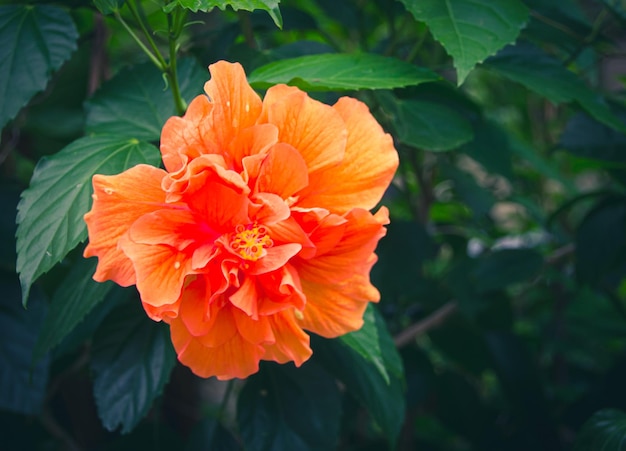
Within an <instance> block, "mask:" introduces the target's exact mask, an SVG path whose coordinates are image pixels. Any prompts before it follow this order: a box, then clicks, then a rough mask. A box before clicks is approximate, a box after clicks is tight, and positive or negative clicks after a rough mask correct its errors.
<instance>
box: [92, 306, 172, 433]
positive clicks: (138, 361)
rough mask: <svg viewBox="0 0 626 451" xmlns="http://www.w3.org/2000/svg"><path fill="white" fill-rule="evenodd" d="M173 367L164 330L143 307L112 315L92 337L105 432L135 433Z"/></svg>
mask: <svg viewBox="0 0 626 451" xmlns="http://www.w3.org/2000/svg"><path fill="white" fill-rule="evenodd" d="M175 363H176V353H175V352H174V348H173V347H172V344H171V342H170V337H169V330H168V327H167V326H166V325H165V324H163V323H156V322H154V321H152V320H150V319H149V318H148V317H147V316H146V315H145V313H144V312H143V310H142V308H141V306H140V304H139V303H133V304H130V305H123V306H121V307H119V308H117V309H116V310H114V311H113V312H112V313H111V314H110V315H109V316H108V317H107V319H106V320H105V322H104V323H103V324H102V325H101V326H100V328H99V329H98V331H97V332H96V335H95V336H94V341H93V351H92V360H91V368H92V370H93V373H94V396H95V398H96V406H97V408H98V415H99V416H100V419H101V420H102V424H103V425H104V427H105V428H107V429H108V430H110V431H113V430H115V429H117V428H118V427H119V426H121V428H122V433H125V432H129V431H131V430H132V429H133V428H134V427H135V426H136V425H137V423H138V422H139V421H140V420H141V419H142V418H143V417H144V416H145V414H146V413H147V412H148V410H149V409H150V406H151V405H152V403H153V402H154V400H155V399H156V397H157V396H159V395H160V394H161V392H162V391H163V387H164V386H165V384H166V383H167V381H168V380H169V376H170V373H171V371H172V369H173V368H174V364H175Z"/></svg>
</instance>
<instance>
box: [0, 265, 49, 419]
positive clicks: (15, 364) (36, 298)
mask: <svg viewBox="0 0 626 451" xmlns="http://www.w3.org/2000/svg"><path fill="white" fill-rule="evenodd" d="M0 290H1V291H2V296H0V409H3V410H5V409H6V410H10V411H13V412H17V413H21V414H26V415H36V414H38V413H39V412H40V411H41V406H42V404H43V400H44V396H45V393H46V385H47V383H48V368H49V363H50V359H49V358H48V356H46V357H45V358H43V359H41V360H40V361H39V362H38V363H37V365H34V366H33V365H32V354H33V347H34V346H35V341H36V340H37V335H38V334H39V330H40V328H41V324H42V322H43V320H44V317H45V315H46V310H47V303H46V300H45V297H44V294H43V293H42V292H41V291H40V290H33V296H32V302H31V305H30V306H29V309H28V310H25V309H24V308H22V305H21V303H20V285H19V281H18V279H17V277H16V276H15V275H14V274H8V273H6V272H4V271H2V272H0Z"/></svg>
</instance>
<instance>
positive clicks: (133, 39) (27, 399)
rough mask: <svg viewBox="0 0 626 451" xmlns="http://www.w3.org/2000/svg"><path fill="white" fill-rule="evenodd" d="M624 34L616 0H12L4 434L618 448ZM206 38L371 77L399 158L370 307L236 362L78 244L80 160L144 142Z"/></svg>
mask: <svg viewBox="0 0 626 451" xmlns="http://www.w3.org/2000/svg"><path fill="white" fill-rule="evenodd" d="M625 30H626V7H625V6H624V2H622V1H617V0H566V1H565V0H549V1H542V0H445V1H444V0H400V1H392V0H373V1H361V0H310V1H294V0H283V1H282V2H280V1H278V0H271V1H269V0H268V1H262V0H237V1H231V0H224V1H208V0H172V1H165V0H164V1H161V0H94V1H93V2H81V1H75V0H62V1H55V2H51V1H35V2H30V3H29V2H24V1H19V0H15V1H3V2H2V5H0V42H1V44H2V45H1V48H0V127H1V128H2V130H1V131H2V133H1V137H0V172H1V176H0V179H1V182H0V210H2V212H3V215H2V216H1V217H0V293H1V295H0V424H2V426H0V432H1V437H2V440H3V441H2V445H0V448H2V449H3V450H4V449H5V448H6V449H8V450H14V449H15V450H19V449H28V450H31V449H32V450H57V449H85V450H87V449H94V450H102V451H107V450H116V451H117V450H126V449H128V450H137V449H161V450H170V449H172V450H174V449H175V450H178V449H186V450H189V451H191V450H197V449H211V450H218V451H230V450H243V449H245V450H251V451H266V450H268V451H269V450H272V451H273V450H276V451H282V450H289V451H291V450H294V451H299V450H305V451H306V450H333V449H337V450H340V451H366V450H376V451H378V450H384V449H388V450H398V451H405V450H406V451H408V450H415V449H418V450H426V451H502V450H506V451H528V450H533V451H560V450H567V449H574V450H576V451H583V450H585V451H586V450H590V451H594V450H602V451H613V450H616V451H620V450H626V414H625V413H624V412H626V390H625V389H624V381H625V380H626V113H625V111H626V103H625V101H626V100H625V99H626V97H624V86H625V81H624V80H625V79H624V72H623V70H622V69H619V68H618V69H616V67H621V66H619V65H616V63H620V61H621V60H620V57H621V56H622V55H621V54H622V53H623V51H622V50H620V49H621V48H622V41H623V37H624V31H625ZM220 59H224V60H228V61H238V62H240V63H241V64H242V66H243V67H244V68H245V69H246V72H247V74H248V79H249V82H250V83H251V85H252V87H253V88H254V89H256V90H257V92H258V93H259V95H260V96H263V95H264V91H265V90H266V89H268V88H270V87H271V86H273V85H276V84H280V83H285V84H289V85H292V86H296V87H299V88H300V89H302V90H305V91H309V92H310V95H311V97H313V98H315V99H317V100H319V101H321V102H324V103H327V104H330V105H332V104H334V103H335V102H336V101H337V99H338V98H339V97H341V96H344V95H349V96H352V97H355V98H357V99H359V100H361V101H363V102H364V103H366V104H367V106H368V107H369V109H370V111H371V112H372V113H373V114H374V115H375V117H376V118H377V119H378V121H379V122H380V123H381V125H382V126H383V128H384V129H385V131H386V132H387V133H389V134H390V135H391V136H392V138H393V140H394V143H395V145H396V148H397V150H398V153H399V157H400V166H399V169H398V171H397V173H396V176H395V179H394V182H393V183H392V185H391V187H390V188H389V190H388V191H387V193H386V194H385V196H384V198H383V199H382V201H381V205H384V206H386V207H387V208H389V211H390V217H391V223H390V224H389V225H387V226H386V229H387V236H386V237H385V238H384V239H382V240H381V241H380V243H379V245H378V248H377V250H376V253H377V255H378V262H377V264H376V265H375V266H374V268H373V270H372V273H371V280H372V283H373V284H374V285H375V286H376V287H377V289H378V290H379V292H380V294H381V299H380V302H379V303H377V304H370V305H369V306H368V308H367V310H366V311H365V314H364V325H363V327H362V328H361V329H360V330H358V331H354V332H351V333H349V334H346V335H344V336H341V337H337V338H332V339H329V338H323V337H319V336H317V335H314V336H312V337H311V346H312V348H313V355H312V357H311V359H310V360H309V361H307V362H305V363H304V364H303V365H302V366H301V367H299V368H296V367H295V366H294V365H293V364H291V363H287V364H283V365H279V364H276V363H275V362H261V365H260V370H259V372H258V373H256V374H254V375H252V376H250V377H249V378H248V379H247V380H234V381H231V382H222V381H217V380H214V379H209V380H203V379H201V378H198V377H197V376H195V375H193V374H192V373H191V372H190V371H189V370H188V369H187V368H185V367H184V366H182V365H180V364H177V362H176V353H175V351H174V348H173V346H172V343H171V337H170V334H169V326H168V325H167V324H166V323H165V322H154V321H152V320H150V319H149V318H147V316H146V314H145V312H144V311H143V309H142V305H141V300H140V299H139V296H138V293H137V291H136V289H135V288H134V287H132V286H131V287H126V288H122V287H119V286H117V285H115V284H114V283H113V282H111V281H108V282H105V283H98V282H95V281H94V280H93V279H92V275H93V273H94V269H95V267H96V264H97V260H96V259H95V258H94V259H89V260H85V259H84V258H83V257H82V252H83V249H84V241H85V240H86V239H87V232H86V226H85V223H84V220H83V216H84V214H85V213H86V212H87V211H89V209H90V206H91V194H92V176H93V175H94V174H96V173H98V174H117V173H120V172H122V171H123V170H125V169H127V168H130V167H132V166H134V165H136V164H140V163H143V164H150V165H153V166H159V165H161V160H160V154H159V152H158V147H159V139H160V135H161V129H162V127H163V124H164V123H165V122H166V121H167V120H168V118H170V117H171V116H173V115H182V114H183V112H184V111H185V108H186V107H187V105H188V104H189V102H191V100H192V99H193V98H194V97H195V96H197V95H202V93H203V86H204V83H205V82H206V81H207V79H208V78H209V72H208V70H207V67H208V66H209V65H210V64H212V63H214V62H216V61H217V60H220ZM20 285H21V287H20ZM20 301H21V302H20Z"/></svg>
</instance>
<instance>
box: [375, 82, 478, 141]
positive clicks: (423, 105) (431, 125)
mask: <svg viewBox="0 0 626 451" xmlns="http://www.w3.org/2000/svg"><path fill="white" fill-rule="evenodd" d="M376 98H377V99H378V100H379V102H380V104H381V106H382V108H383V111H384V113H385V114H387V115H388V116H390V122H391V124H392V126H393V127H394V128H395V129H396V132H397V138H398V140H399V141H400V142H402V143H403V144H406V145H409V146H412V147H416V148H418V149H424V150H429V151H432V152H444V151H448V150H452V149H456V148H458V147H459V146H461V145H463V144H465V143H467V142H469V141H471V140H472V138H473V137H474V132H473V130H472V126H471V124H470V123H469V121H468V120H467V119H465V117H463V116H461V115H460V114H459V113H457V112H456V111H455V110H453V109H452V108H450V107H448V106H446V105H443V104H441V103H436V102H431V101H423V100H398V99H397V98H395V97H394V96H391V95H388V93H379V95H377V96H376Z"/></svg>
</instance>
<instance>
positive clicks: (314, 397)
mask: <svg viewBox="0 0 626 451" xmlns="http://www.w3.org/2000/svg"><path fill="white" fill-rule="evenodd" d="M340 418H341V398H340V395H339V391H338V389H337V385H336V384H335V380H334V379H333V378H332V377H330V375H329V374H328V373H326V372H325V371H324V370H323V369H322V368H320V367H319V366H317V365H316V364H315V362H312V361H309V362H306V363H305V364H304V365H302V367H300V368H295V367H293V366H292V365H276V364H273V363H272V364H266V363H265V362H262V366H261V371H260V372H259V373H257V374H255V375H253V376H251V377H250V378H249V379H248V381H247V382H246V385H245V387H244V388H243V390H242V391H241V393H240V395H239V400H238V404H237V420H238V423H239V430H240V431H241V438H242V440H243V443H244V447H245V449H246V450H248V451H271V450H298V451H313V450H315V451H322V450H327V449H333V448H334V447H335V446H336V442H337V436H338V433H339V420H340Z"/></svg>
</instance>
